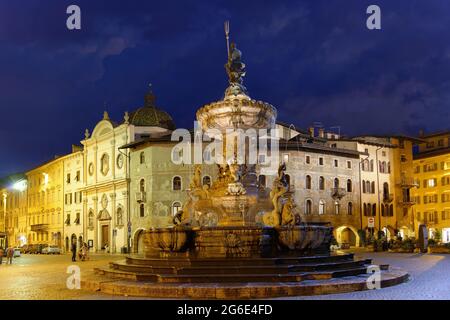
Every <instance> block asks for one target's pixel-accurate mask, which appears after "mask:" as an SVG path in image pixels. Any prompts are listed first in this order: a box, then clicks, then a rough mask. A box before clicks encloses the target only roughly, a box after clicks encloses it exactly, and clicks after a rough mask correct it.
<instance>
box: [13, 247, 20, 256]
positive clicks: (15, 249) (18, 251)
mask: <svg viewBox="0 0 450 320" xmlns="http://www.w3.org/2000/svg"><path fill="white" fill-rule="evenodd" d="M13 257H14V258H17V257H20V248H14V254H13Z"/></svg>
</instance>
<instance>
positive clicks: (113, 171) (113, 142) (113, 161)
mask: <svg viewBox="0 0 450 320" xmlns="http://www.w3.org/2000/svg"><path fill="white" fill-rule="evenodd" d="M115 145H116V140H114V139H113V140H111V174H112V178H113V180H114V179H116V148H115Z"/></svg>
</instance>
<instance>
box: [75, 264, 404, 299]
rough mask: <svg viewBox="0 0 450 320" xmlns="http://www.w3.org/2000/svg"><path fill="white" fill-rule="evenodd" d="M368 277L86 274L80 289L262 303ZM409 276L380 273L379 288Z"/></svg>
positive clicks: (336, 288)
mask: <svg viewBox="0 0 450 320" xmlns="http://www.w3.org/2000/svg"><path fill="white" fill-rule="evenodd" d="M368 277H369V275H368V274H366V275H359V276H351V277H341V278H332V279H327V280H322V281H316V280H305V281H302V282H294V283H292V282H284V283H281V282H272V283H251V282H249V283H153V282H135V281H129V280H120V279H115V280H114V279H111V278H110V277H103V276H99V275H98V274H96V275H92V274H87V275H85V276H84V277H83V278H82V279H81V287H82V289H86V290H92V291H96V292H100V293H103V294H112V295H122V296H135V297H151V298H166V299H167V298H184V299H186V298H188V299H264V298H266V299H267V298H274V297H287V296H307V295H318V294H332V293H344V292H353V291H360V290H368V288H367V283H368V281H367V279H368ZM408 279H409V275H408V273H407V272H406V271H404V270H402V269H399V268H390V269H389V270H382V271H381V281H380V286H381V288H386V287H389V286H393V285H398V284H401V283H403V282H406V281H408Z"/></svg>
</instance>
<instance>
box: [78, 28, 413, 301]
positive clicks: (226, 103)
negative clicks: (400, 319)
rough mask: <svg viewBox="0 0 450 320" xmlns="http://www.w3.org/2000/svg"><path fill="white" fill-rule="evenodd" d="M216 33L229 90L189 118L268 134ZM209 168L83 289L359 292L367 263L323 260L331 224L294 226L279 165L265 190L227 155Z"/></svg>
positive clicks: (174, 293) (271, 116) (389, 281)
mask: <svg viewBox="0 0 450 320" xmlns="http://www.w3.org/2000/svg"><path fill="white" fill-rule="evenodd" d="M226 35H227V49H228V62H227V64H226V65H225V68H226V71H227V74H228V78H229V86H228V88H227V89H226V91H225V95H224V98H223V99H222V100H220V101H217V102H213V103H210V104H208V105H205V106H203V107H202V108H200V109H199V110H198V111H197V120H198V122H199V123H200V124H201V127H202V128H203V129H216V130H218V131H219V132H221V133H225V132H226V131H227V130H230V129H233V130H234V129H243V130H246V129H251V128H252V129H271V128H273V127H274V125H275V120H276V116H277V112H276V109H275V108H274V107H273V106H272V105H270V104H268V103H265V102H262V101H256V100H253V99H251V98H250V97H249V95H248V93H247V90H246V88H245V87H244V85H243V77H244V75H245V64H244V63H242V61H241V52H240V51H239V50H238V49H237V48H236V46H235V44H231V46H228V28H227V25H226ZM225 137H226V135H225ZM225 139H226V138H225ZM217 167H218V168H217V170H218V176H217V179H216V180H215V181H213V182H212V184H211V187H208V186H207V185H202V181H201V177H202V172H201V167H200V166H195V170H194V173H193V176H192V178H191V181H190V185H189V189H188V190H187V193H188V201H187V202H186V203H185V204H184V206H183V208H182V210H180V211H179V212H178V213H177V214H176V216H175V217H174V221H173V222H174V226H173V227H165V228H152V226H149V229H148V230H147V231H145V233H144V247H145V249H144V255H143V256H128V257H126V260H125V261H124V262H112V263H111V264H110V266H109V268H97V269H95V273H96V276H95V278H94V280H86V279H85V280H83V281H82V285H83V286H84V288H89V289H93V290H97V291H102V292H104V293H112V294H126V295H135V296H150V297H166V298H167V297H194V298H265V297H272V296H287V295H303V294H320V293H330V292H340V291H341V292H342V291H354V290H364V289H367V286H366V283H365V278H364V277H361V275H363V274H367V266H368V264H370V263H371V260H370V259H363V260H355V259H354V257H353V254H351V253H345V254H344V253H343V254H332V253H330V243H331V240H332V227H331V226H330V225H328V224H325V225H324V224H319V223H317V224H315V223H302V222H301V219H300V215H299V214H298V213H297V212H296V205H295V199H294V194H293V192H292V191H291V190H290V188H289V185H288V183H287V181H286V176H285V170H286V166H285V164H283V163H281V164H280V165H279V166H278V170H275V177H274V181H273V184H272V186H271V188H268V190H265V188H263V187H262V186H259V185H258V183H257V175H256V165H255V164H250V163H248V162H244V163H238V161H237V158H236V154H233V157H231V159H228V161H223V163H219V164H218V165H217ZM357 275H358V277H353V278H352V279H350V280H348V279H347V278H346V279H347V280H342V281H341V282H336V280H335V279H334V278H342V277H348V276H357ZM407 276H408V275H407V273H397V274H395V273H394V274H386V275H384V278H383V279H382V282H383V281H384V285H385V286H387V285H393V284H396V283H400V282H402V281H405V280H406V279H407ZM111 279H115V280H111ZM305 280H317V281H313V282H311V281H309V282H308V281H305ZM316 282H320V283H316Z"/></svg>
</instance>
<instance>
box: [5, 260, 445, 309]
mask: <svg viewBox="0 0 450 320" xmlns="http://www.w3.org/2000/svg"><path fill="white" fill-rule="evenodd" d="M355 256H356V257H360V258H373V262H374V263H375V264H386V263H387V264H390V265H392V266H396V267H400V268H403V269H405V270H407V271H408V272H409V274H410V275H411V279H410V280H409V281H408V282H407V283H404V284H401V285H398V286H394V287H390V288H383V289H380V290H371V291H363V292H352V293H344V294H332V295H322V296H309V297H289V298H283V299H293V300H297V299H299V300H300V299H301V300H305V299H312V300H320V299H368V300H373V299H375V300H386V299H388V300H391V299H427V300H429V299H430V300H438V299H450V255H444V254H401V253H375V252H363V251H360V252H357V253H356V254H355ZM123 258H124V257H123V256H122V255H100V254H99V255H91V257H90V260H89V261H83V262H80V261H78V262H75V263H73V262H71V256H70V255H49V256H46V255H22V256H21V257H18V258H15V259H14V261H13V264H12V265H6V264H5V262H6V261H5V259H3V264H2V265H1V266H0V288H1V290H0V299H24V300H33V299H87V300H92V299H134V298H132V297H123V296H110V295H105V294H100V293H95V292H90V291H85V290H69V289H67V286H66V281H67V278H68V277H69V276H70V274H68V273H67V268H68V267H69V266H71V265H74V264H75V265H78V266H79V267H80V270H81V277H83V272H84V271H89V272H91V271H92V269H93V268H94V267H98V266H105V265H107V264H108V262H109V261H114V260H121V259H123Z"/></svg>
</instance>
